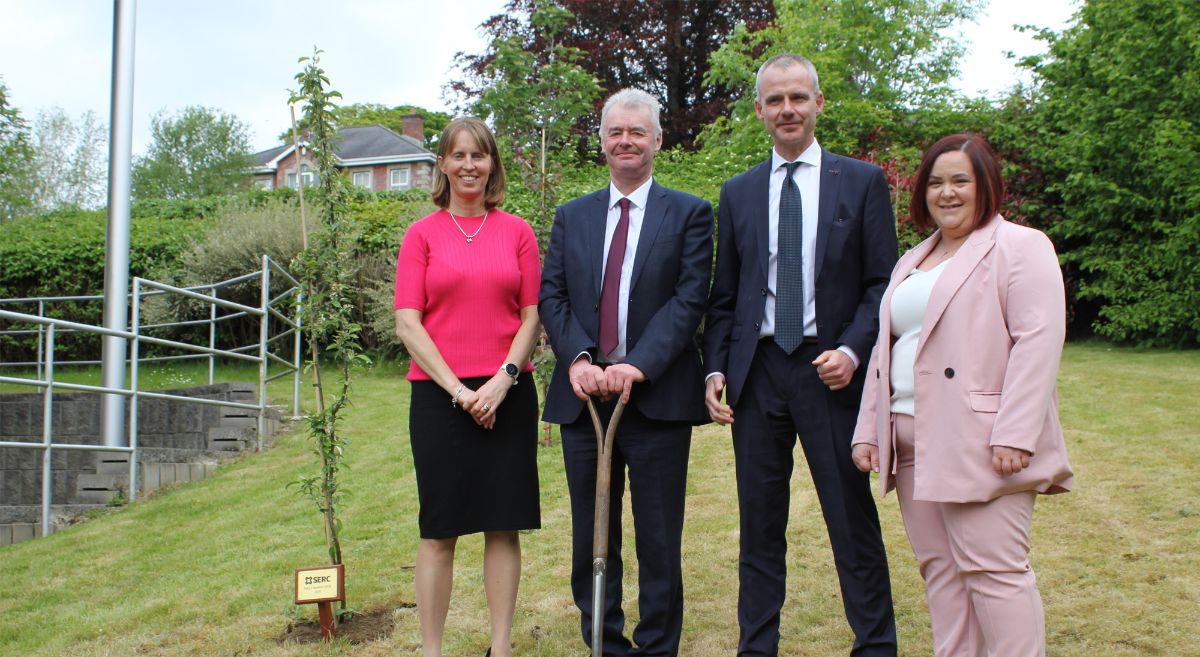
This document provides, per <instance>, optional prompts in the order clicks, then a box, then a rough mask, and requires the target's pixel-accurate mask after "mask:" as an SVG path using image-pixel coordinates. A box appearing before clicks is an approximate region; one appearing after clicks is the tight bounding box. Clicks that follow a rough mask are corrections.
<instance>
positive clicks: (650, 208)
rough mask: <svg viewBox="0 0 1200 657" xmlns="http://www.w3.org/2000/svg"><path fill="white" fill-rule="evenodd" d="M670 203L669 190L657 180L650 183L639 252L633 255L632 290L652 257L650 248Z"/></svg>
mask: <svg viewBox="0 0 1200 657" xmlns="http://www.w3.org/2000/svg"><path fill="white" fill-rule="evenodd" d="M670 205H671V201H670V199H668V198H667V192H666V190H665V189H664V188H663V186H662V185H659V184H658V183H657V182H653V183H650V193H649V194H648V195H647V196H646V208H645V209H644V210H643V211H642V228H641V231H640V232H639V233H638V246H637V253H635V254H634V256H633V271H632V272H631V273H630V276H629V289H630V290H633V289H634V287H635V286H636V285H637V281H638V276H640V275H641V273H642V270H643V269H645V268H646V260H647V259H648V258H649V257H650V250H651V248H653V246H654V240H655V238H656V237H657V236H658V230H659V228H661V227H662V224H663V219H664V218H665V217H666V215H667V211H668V210H669V209H670Z"/></svg>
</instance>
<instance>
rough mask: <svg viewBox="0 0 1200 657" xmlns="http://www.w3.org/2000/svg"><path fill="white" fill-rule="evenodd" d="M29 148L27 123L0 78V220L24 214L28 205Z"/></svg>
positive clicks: (30, 157) (30, 155)
mask: <svg viewBox="0 0 1200 657" xmlns="http://www.w3.org/2000/svg"><path fill="white" fill-rule="evenodd" d="M32 160H33V148H32V146H31V145H30V143H29V126H28V125H27V124H26V123H25V119H24V118H22V117H21V111H20V110H18V109H17V108H16V107H13V106H12V104H11V103H10V101H9V99H8V87H6V86H5V85H4V80H3V79H0V221H8V220H10V219H13V218H15V217H19V216H22V215H24V214H27V213H28V212H29V210H30V209H31V207H32V203H31V201H30V194H29V178H30V176H29V171H30V165H31V163H32Z"/></svg>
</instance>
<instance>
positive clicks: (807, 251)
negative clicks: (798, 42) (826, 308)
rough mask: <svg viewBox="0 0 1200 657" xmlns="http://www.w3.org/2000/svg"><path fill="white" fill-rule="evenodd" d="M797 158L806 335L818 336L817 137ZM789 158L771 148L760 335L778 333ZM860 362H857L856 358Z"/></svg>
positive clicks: (819, 171)
mask: <svg viewBox="0 0 1200 657" xmlns="http://www.w3.org/2000/svg"><path fill="white" fill-rule="evenodd" d="M796 161H797V162H802V163H803V164H801V165H800V166H798V167H796V171H795V173H793V174H792V180H795V181H796V187H798V188H799V189H800V204H801V206H802V212H803V217H804V236H803V237H804V242H803V244H801V247H800V248H801V256H802V257H803V259H804V337H806V338H815V337H817V302H816V296H815V293H814V289H815V285H816V273H815V272H816V269H815V268H814V264H815V263H816V258H817V208H818V206H819V201H820V195H821V145H820V144H818V143H817V140H816V139H813V142H812V143H811V144H809V146H808V148H807V149H805V151H804V152H803V153H801V154H800V157H798V158H796ZM787 162H788V161H787V160H785V159H783V156H781V155H780V154H779V152H778V151H776V150H774V149H771V182H770V186H769V187H768V188H767V189H768V193H769V196H768V198H767V221H768V224H767V235H768V242H767V301H766V305H765V306H764V307H763V319H762V323H761V324H760V325H759V330H758V337H760V338H765V337H768V336H772V335H775V290H776V289H777V287H776V279H777V278H778V271H779V197H780V196H781V195H782V193H783V182H784V180H783V179H784V176H786V175H787V169H786V168H785V167H784V164H787ZM856 364H857V362H856Z"/></svg>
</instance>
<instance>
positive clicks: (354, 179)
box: [350, 169, 371, 190]
mask: <svg viewBox="0 0 1200 657" xmlns="http://www.w3.org/2000/svg"><path fill="white" fill-rule="evenodd" d="M360 176H365V177H366V179H365V180H364V181H363V182H364V183H365V184H360V183H359V179H360ZM350 184H352V185H354V186H355V187H362V188H363V189H367V190H369V189H371V170H370V169H364V170H362V171H351V172H350Z"/></svg>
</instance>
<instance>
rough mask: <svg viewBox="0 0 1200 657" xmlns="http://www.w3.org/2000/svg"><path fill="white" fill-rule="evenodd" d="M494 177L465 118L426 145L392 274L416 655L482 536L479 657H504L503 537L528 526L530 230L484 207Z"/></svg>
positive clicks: (494, 156) (507, 569)
mask: <svg viewBox="0 0 1200 657" xmlns="http://www.w3.org/2000/svg"><path fill="white" fill-rule="evenodd" d="M503 200H504V169H503V167H502V166H501V164H500V159H499V156H498V153H497V148H496V140H495V138H494V137H493V136H492V133H491V131H490V130H489V129H488V127H487V126H486V125H485V124H484V123H483V122H482V121H480V120H478V119H473V118H465V119H456V120H454V121H452V122H451V123H450V125H448V126H446V129H445V131H443V132H442V138H441V141H439V142H438V154H437V169H436V171H435V172H434V184H433V201H434V203H436V204H437V205H438V206H439V207H441V208H442V209H441V210H438V211H437V212H434V213H433V214H431V215H429V216H427V217H424V218H423V219H421V220H419V221H417V222H416V223H414V224H413V225H412V226H410V227H409V229H408V231H407V232H406V233H405V235H404V241H403V243H402V244H401V246H400V256H399V259H398V261H397V264H396V302H395V308H396V333H397V335H399V336H400V339H401V340H402V341H403V342H404V346H405V347H406V348H407V349H408V353H409V355H410V356H411V357H412V365H411V367H410V368H409V372H408V380H409V381H410V382H411V387H412V403H411V405H410V411H409V436H410V440H411V443H412V450H413V466H414V469H415V471H416V479H417V496H418V499H419V502H420V514H419V521H418V523H419V525H420V531H421V540H420V543H419V546H418V548H417V562H416V573H415V584H416V593H417V615H418V617H419V619H420V623H421V639H422V654H423V655H424V657H440V656H441V654H442V634H443V632H444V629H445V625H446V614H447V611H448V610H449V606H450V590H451V586H452V584H453V578H454V548H455V545H456V543H457V541H458V537H459V536H462V535H465V534H473V533H478V532H483V534H484V554H483V571H484V589H485V591H486V596H487V602H488V610H489V615H490V621H491V627H492V638H491V647H490V648H489V649H488V654H489V655H492V656H494V657H510V656H511V654H512V648H511V646H510V645H509V644H510V635H511V631H512V619H513V611H514V608H515V606H516V599H517V583H518V581H519V579H520V573H521V546H520V541H519V539H518V535H517V532H518V531H519V530H522V529H535V528H538V527H540V525H541V520H540V510H539V501H538V500H539V494H538V474H537V453H536V450H537V403H538V402H537V391H536V389H535V386H534V383H533V377H532V376H531V374H530V373H531V372H532V371H533V364H532V363H531V362H530V360H529V355H530V353H531V352H532V351H533V345H534V341H535V340H536V338H537V335H538V332H539V330H540V327H539V324H538V314H537V293H538V284H539V281H540V278H541V265H540V259H539V255H538V246H537V239H536V238H535V237H534V234H533V229H531V228H530V227H529V224H527V223H525V221H524V220H523V219H521V218H520V217H515V216H513V215H511V214H508V213H506V212H503V211H501V210H499V209H497V207H496V206H497V205H498V204H499V203H500V202H502V201H503Z"/></svg>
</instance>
